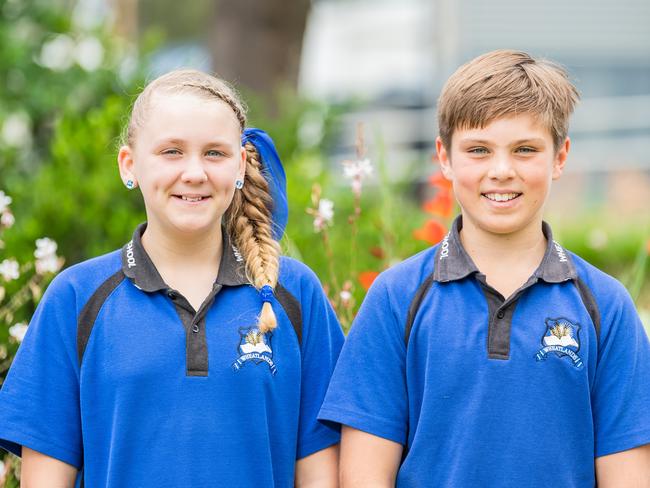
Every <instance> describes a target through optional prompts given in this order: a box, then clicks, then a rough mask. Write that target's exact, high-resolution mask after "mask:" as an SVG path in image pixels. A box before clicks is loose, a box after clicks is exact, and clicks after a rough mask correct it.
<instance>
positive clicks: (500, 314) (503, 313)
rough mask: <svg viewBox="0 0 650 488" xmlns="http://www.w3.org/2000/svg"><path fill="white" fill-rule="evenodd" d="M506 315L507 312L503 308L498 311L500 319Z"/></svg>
mask: <svg viewBox="0 0 650 488" xmlns="http://www.w3.org/2000/svg"><path fill="white" fill-rule="evenodd" d="M505 316H506V313H505V312H504V311H503V310H499V311H498V312H497V318H498V319H502V318H503V317H505Z"/></svg>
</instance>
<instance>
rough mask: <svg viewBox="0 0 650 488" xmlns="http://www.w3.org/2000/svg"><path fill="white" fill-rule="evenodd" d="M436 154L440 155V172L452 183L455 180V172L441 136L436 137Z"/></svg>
mask: <svg viewBox="0 0 650 488" xmlns="http://www.w3.org/2000/svg"><path fill="white" fill-rule="evenodd" d="M436 154H437V155H438V162H439V163H440V170H441V171H442V175H443V176H444V177H445V178H446V179H448V180H449V181H451V180H452V179H453V175H454V173H453V171H452V169H451V161H450V159H449V154H448V153H447V149H446V148H445V145H444V144H443V143H442V139H440V136H438V137H436Z"/></svg>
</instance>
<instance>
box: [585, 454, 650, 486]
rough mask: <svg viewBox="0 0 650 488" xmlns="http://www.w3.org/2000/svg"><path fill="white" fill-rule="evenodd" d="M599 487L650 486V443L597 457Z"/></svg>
mask: <svg viewBox="0 0 650 488" xmlns="http://www.w3.org/2000/svg"><path fill="white" fill-rule="evenodd" d="M596 479H597V480H598V487H599V488H650V444H646V445H645V446H641V447H636V448H634V449H630V450H627V451H622V452H617V453H615V454H610V455H608V456H602V457H599V458H596Z"/></svg>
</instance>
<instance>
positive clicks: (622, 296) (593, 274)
mask: <svg viewBox="0 0 650 488" xmlns="http://www.w3.org/2000/svg"><path fill="white" fill-rule="evenodd" d="M566 252H567V253H568V254H569V256H570V257H571V261H572V263H573V265H574V267H575V270H576V277H577V280H578V281H579V282H582V283H584V285H586V286H587V288H588V289H589V291H590V292H591V293H592V295H593V297H594V299H595V300H596V302H597V303H598V305H599V306H600V307H602V306H607V305H611V304H613V303H620V301H621V300H630V295H629V292H628V291H627V289H626V288H625V286H624V285H623V284H622V283H621V282H620V281H618V280H617V279H616V278H614V277H613V276H611V275H609V274H607V273H605V272H604V271H602V270H601V269H599V268H597V267H596V266H594V265H593V264H591V263H589V262H588V261H587V260H585V259H584V258H582V257H580V256H579V255H578V254H576V253H574V252H571V251H568V250H567V251H566Z"/></svg>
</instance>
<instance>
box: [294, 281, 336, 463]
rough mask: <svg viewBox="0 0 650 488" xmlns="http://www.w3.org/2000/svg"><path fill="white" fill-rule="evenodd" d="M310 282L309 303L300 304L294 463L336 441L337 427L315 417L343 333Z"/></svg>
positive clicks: (318, 286)
mask: <svg viewBox="0 0 650 488" xmlns="http://www.w3.org/2000/svg"><path fill="white" fill-rule="evenodd" d="M313 282H314V283H313V291H312V293H311V299H310V300H309V301H308V303H302V304H301V306H302V316H303V320H304V321H303V338H302V347H301V353H302V380H301V387H300V421H299V425H298V446H297V451H296V458H297V459H301V458H303V457H306V456H309V455H310V454H313V453H315V452H317V451H320V450H321V449H325V448H326V447H329V446H331V445H333V444H336V443H338V442H339V441H340V429H339V428H338V426H334V425H331V424H325V423H322V422H320V421H319V420H318V419H317V416H318V411H319V409H320V407H321V405H322V403H323V398H324V397H325V392H326V391H327V386H328V384H329V380H330V377H331V375H332V371H333V370H334V365H335V364H336V360H337V358H338V356H339V352H340V351H341V347H342V345H343V339H344V338H343V331H342V330H341V326H340V325H339V322H338V320H337V318H336V315H335V314H334V310H332V307H331V305H330V303H329V301H328V299H327V297H326V296H325V293H324V292H323V290H322V288H321V286H320V282H318V279H317V278H316V276H315V275H313Z"/></svg>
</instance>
